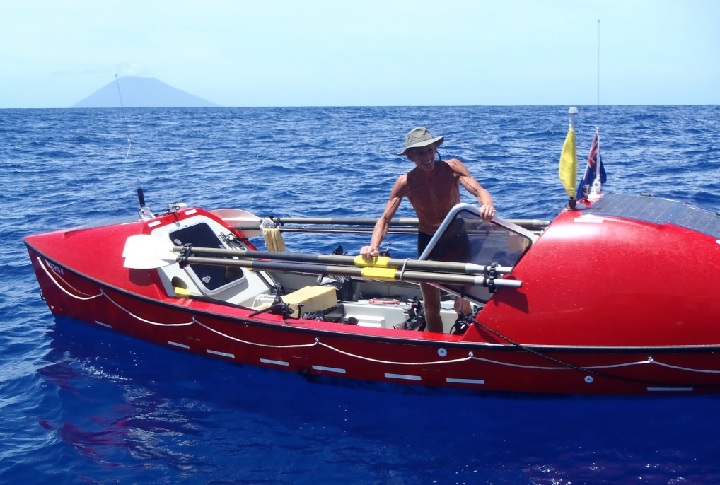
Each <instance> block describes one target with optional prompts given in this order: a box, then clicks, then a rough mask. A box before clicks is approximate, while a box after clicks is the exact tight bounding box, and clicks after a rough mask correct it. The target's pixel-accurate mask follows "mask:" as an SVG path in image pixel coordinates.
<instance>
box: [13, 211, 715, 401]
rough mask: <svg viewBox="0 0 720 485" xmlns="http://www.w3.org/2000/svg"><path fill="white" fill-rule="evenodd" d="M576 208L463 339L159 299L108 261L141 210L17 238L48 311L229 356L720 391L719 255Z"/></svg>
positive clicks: (555, 389) (650, 389)
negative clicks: (98, 223)
mask: <svg viewBox="0 0 720 485" xmlns="http://www.w3.org/2000/svg"><path fill="white" fill-rule="evenodd" d="M193 211H194V213H197V210H194V209H193ZM578 215H579V213H575V212H565V213H563V214H561V215H560V216H559V217H558V219H556V221H555V222H554V223H553V224H552V225H551V226H550V227H549V228H548V230H547V231H546V232H545V234H543V235H542V236H541V237H540V239H539V240H538V241H537V242H536V243H535V244H534V245H533V246H532V247H531V248H530V250H529V251H528V252H527V254H526V255H525V256H524V257H523V259H522V260H521V261H520V262H519V263H518V264H517V265H516V267H515V271H514V273H513V275H512V276H511V277H515V278H517V279H520V280H522V282H523V286H522V288H520V289H514V288H500V289H498V291H497V292H496V293H495V294H494V295H493V296H492V298H491V299H490V301H489V302H488V304H487V305H486V306H485V308H484V309H483V310H481V311H480V312H479V314H478V315H477V317H476V320H477V323H476V324H475V325H473V326H471V327H470V329H469V330H468V331H467V332H466V333H465V335H463V336H457V335H449V334H442V335H440V334H428V333H419V332H416V331H409V330H396V329H389V328H367V327H358V326H352V325H343V324H340V323H333V322H324V321H316V320H304V319H288V320H286V321H284V320H283V318H282V317H281V316H279V315H271V314H266V313H262V314H259V315H255V316H251V315H252V311H251V310H249V309H246V308H238V307H236V306H226V305H218V304H215V303H211V302H207V301H199V300H192V299H184V298H176V297H171V296H168V295H167V294H166V293H165V292H164V291H163V290H162V287H161V285H160V284H159V282H158V280H157V275H156V274H155V270H129V269H126V268H124V267H123V265H122V250H123V246H122V243H123V242H124V241H125V240H126V239H127V237H128V236H130V235H134V234H142V233H148V232H149V229H148V227H147V226H148V224H147V222H137V223H132V224H124V225H117V226H108V227H101V228H92V229H80V230H70V231H58V232H54V233H49V234H43V235H37V236H30V237H28V238H26V244H27V246H28V251H29V255H30V259H31V260H32V264H33V267H34V269H35V273H36V276H37V279H38V282H39V284H40V287H41V289H42V293H43V296H44V298H45V300H46V302H47V304H48V306H49V308H50V310H51V311H52V312H53V313H54V314H56V315H62V316H67V317H71V318H74V319H78V320H81V321H85V322H90V323H93V324H96V325H100V326H103V327H109V328H112V329H113V330H115V331H118V332H122V333H125V334H128V335H131V336H134V337H137V338H140V339H144V340H147V341H150V342H154V343H156V344H159V345H164V346H169V347H172V348H176V349H179V350H185V351H187V352H192V353H196V354H200V355H205V356H209V357H214V358H220V359H225V360H230V361H233V362H238V363H242V364H250V365H256V366H263V367H270V368H276V369H281V370H288V371H293V372H299V373H303V374H310V375H324V376H331V377H336V378H345V379H354V380H363V381H377V382H392V383H402V384H409V385H424V386H431V387H444V388H462V389H471V390H476V391H502V392H529V393H579V394H641V393H646V394H647V393H652V394H657V393H702V392H717V391H718V390H720V325H718V324H719V323H720V303H718V299H717V298H716V296H715V295H717V294H718V288H719V287H720V285H719V284H718V277H717V276H712V275H709V274H708V272H707V269H708V268H713V269H714V268H717V267H718V266H720V244H718V242H717V240H715V239H714V238H713V237H711V236H708V235H706V234H700V233H697V232H695V231H691V230H689V229H686V228H682V227H677V226H674V225H667V224H666V225H657V224H652V223H647V222H638V221H628V220H623V219H620V218H613V217H606V218H605V219H604V221H603V222H602V224H599V223H596V222H589V223H588V222H576V219H577V216H578ZM173 217H177V216H176V215H168V216H164V219H163V223H168V222H170V221H171V220H172V218H173ZM179 217H181V218H183V217H190V216H189V215H187V216H186V215H183V214H180V215H179ZM591 224H593V225H591ZM593 238H594V239H596V240H602V241H603V248H604V252H603V251H597V246H596V245H594V244H593ZM658 248H661V249H658ZM570 256H572V257H570ZM689 262H691V263H692V264H690V263H689ZM713 273H714V272H713ZM583 274H587V275H588V278H583V277H582V275H583Z"/></svg>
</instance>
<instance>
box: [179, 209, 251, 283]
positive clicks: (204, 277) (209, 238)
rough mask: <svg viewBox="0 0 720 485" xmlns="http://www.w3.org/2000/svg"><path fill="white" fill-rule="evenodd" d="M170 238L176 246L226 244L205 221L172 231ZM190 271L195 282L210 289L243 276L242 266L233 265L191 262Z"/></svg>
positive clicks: (206, 246) (217, 245) (188, 267)
mask: <svg viewBox="0 0 720 485" xmlns="http://www.w3.org/2000/svg"><path fill="white" fill-rule="evenodd" d="M170 240H171V241H172V242H173V244H175V245H176V246H182V245H184V244H192V245H193V246H197V247H203V248H222V249H225V246H224V245H223V244H222V242H220V239H218V237H217V235H216V234H215V233H214V232H213V230H212V229H210V226H208V225H207V224H205V223H199V224H195V225H194V226H189V227H184V228H182V229H178V230H176V231H172V232H171V233H170ZM187 271H188V273H189V274H190V275H191V276H193V277H194V278H193V279H195V282H196V283H197V284H199V285H202V286H203V287H204V288H205V289H206V290H208V291H214V290H217V289H218V288H221V287H223V286H225V285H227V284H230V283H232V282H233V281H237V280H239V279H242V278H243V271H242V269H241V268H238V267H233V266H228V267H225V266H215V265H209V264H190V265H188V266H187Z"/></svg>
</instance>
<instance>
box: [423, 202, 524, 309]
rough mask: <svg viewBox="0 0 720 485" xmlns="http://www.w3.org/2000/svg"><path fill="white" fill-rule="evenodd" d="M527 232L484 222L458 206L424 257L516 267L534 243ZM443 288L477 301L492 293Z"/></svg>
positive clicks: (483, 289) (469, 288) (475, 288)
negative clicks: (458, 208)
mask: <svg viewBox="0 0 720 485" xmlns="http://www.w3.org/2000/svg"><path fill="white" fill-rule="evenodd" d="M508 226H509V224H508ZM526 232H527V231H523V230H522V228H520V229H519V230H514V229H513V228H512V227H507V226H506V225H503V223H502V222H496V221H484V220H483V219H482V217H480V216H479V215H478V214H476V213H475V212H472V211H470V210H465V209H461V210H458V211H457V213H455V214H454V216H452V219H451V220H450V221H449V223H448V224H447V225H446V226H445V229H444V230H443V232H442V233H441V235H440V237H439V238H438V239H437V240H436V241H435V242H434V243H433V242H432V241H431V244H432V246H429V247H428V249H426V252H429V254H428V256H426V258H427V259H431V260H435V261H448V262H450V261H455V262H462V263H474V264H479V265H483V266H488V265H492V264H493V263H497V264H498V265H500V266H515V264H516V263H517V262H518V261H520V258H522V256H523V255H524V254H525V252H526V251H527V250H528V248H529V247H530V246H531V245H532V243H533V239H532V238H531V236H530V235H529V234H528V233H526ZM433 239H435V238H433ZM442 287H444V288H446V289H448V290H450V291H452V292H453V293H456V294H459V295H463V296H468V297H471V298H473V299H475V300H476V301H480V302H486V301H488V300H489V299H490V297H491V296H492V295H491V293H490V291H489V289H488V288H486V287H483V286H457V285H442Z"/></svg>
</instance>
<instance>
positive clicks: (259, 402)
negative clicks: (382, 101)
mask: <svg viewBox="0 0 720 485" xmlns="http://www.w3.org/2000/svg"><path fill="white" fill-rule="evenodd" d="M580 111H581V114H580V116H579V118H578V120H577V123H576V133H577V143H578V164H579V166H580V167H583V166H584V163H585V159H586V158H585V157H586V155H587V151H588V149H589V145H590V140H591V138H592V134H593V133H594V131H595V128H596V126H597V125H599V126H600V129H601V152H602V154H603V160H604V162H605V164H606V169H607V173H608V183H607V185H606V187H605V189H606V191H612V192H624V193H652V194H654V195H656V196H661V197H667V198H672V199H677V200H682V201H685V202H688V203H691V204H694V205H698V206H700V207H703V208H706V209H710V210H714V211H718V210H720V203H719V202H718V200H719V199H718V196H719V195H720V107H719V106H652V107H651V106H612V107H600V108H598V107H580ZM417 125H425V126H427V127H428V128H429V129H430V130H431V132H432V133H433V134H442V135H444V136H445V143H444V145H443V146H442V147H441V149H440V152H441V154H442V155H443V157H444V158H449V157H451V156H454V157H458V158H460V159H462V160H463V161H464V162H465V163H466V164H467V166H468V167H469V168H470V171H471V172H472V173H473V174H474V175H475V176H476V178H478V180H479V181H480V182H481V183H482V184H483V185H484V186H485V187H486V188H487V189H489V190H490V192H491V193H492V195H493V197H494V199H495V203H496V206H497V208H498V210H499V215H500V216H501V217H508V218H512V217H518V218H541V219H551V218H552V217H553V216H554V215H555V214H556V213H557V212H558V211H559V210H560V209H561V207H562V205H563V204H564V203H565V201H566V195H565V192H564V190H563V189H562V187H561V185H560V183H559V181H558V179H557V164H558V159H559V154H560V148H561V146H562V143H563V140H564V138H565V135H566V133H567V125H568V118H567V107H561V106H543V107H537V106H514V107H507V106H503V107H488V106H469V107H353V108H256V109H249V108H248V109H240V108H238V109H230V108H212V109H87V110H72V109H52V110H28V109H21V110H0V162H1V164H2V170H1V171H0V186H1V187H2V191H0V201H2V203H3V206H4V207H5V208H6V211H5V216H4V217H3V219H2V220H0V228H1V231H0V234H2V246H1V247H2V252H0V268H1V270H2V271H1V274H2V281H3V283H4V284H3V289H4V291H3V292H2V293H0V325H1V326H0V482H1V483H39V484H45V483H48V484H49V483H52V484H55V483H68V484H75V483H83V484H84V483H123V484H125V483H162V484H164V483H168V484H170V483H172V484H175V483H208V484H225V483H267V484H284V483H307V484H311V483H312V484H316V483H339V482H341V481H342V482H347V483H383V484H385V483H388V484H426V483H429V484H432V483H438V484H445V483H448V484H474V483H497V484H500V483H518V484H571V483H573V484H578V483H643V484H645V483H651V484H655V483H658V484H660V483H662V484H685V483H688V484H694V483H720V445H719V444H718V438H717V437H718V435H720V413H718V412H717V410H718V407H719V406H720V400H719V399H720V398H717V397H712V396H710V397H653V398H621V397H604V398H588V397H556V396H543V397H533V396H526V395H523V396H509V395H489V396H478V395H464V394H453V393H447V392H431V391H428V390H424V389H404V388H396V387H384V386H366V385H329V384H326V383H317V382H311V381H308V380H305V379H304V378H302V377H300V376H296V375H293V374H284V373H281V372H277V371H269V370H261V369H255V368H252V367H248V366H237V365H231V364H228V363H225V362H220V361H215V360H210V359H206V358H202V357H197V356H192V355H187V354H184V353H181V352H179V351H173V350H169V349H165V348H159V347H156V346H154V345H151V344H147V343H144V342H140V341H137V340H134V339H131V338H129V337H125V336H122V335H118V334H115V333H112V332H110V331H107V330H104V329H98V328H95V327H91V326H89V325H86V324H83V323H80V322H77V321H73V320H69V319H63V318H54V317H53V316H52V315H51V314H50V312H49V310H48V308H47V306H46V305H45V303H44V302H43V301H42V300H41V299H40V294H39V288H38V286H37V283H36V281H35V278H34V275H33V273H32V268H31V265H30V262H29V260H28V258H27V254H26V252H25V249H24V246H23V244H22V238H23V236H25V235H28V234H32V233H38V232H45V231H49V230H52V229H57V228H64V227H70V226H77V225H94V224H100V223H105V222H108V221H118V222H119V221H126V220H133V219H135V218H136V217H137V208H138V204H137V199H136V194H135V190H136V187H137V186H139V185H141V186H142V187H143V188H144V190H145V195H146V200H147V202H148V204H149V205H150V206H151V207H152V208H154V209H155V210H162V209H164V208H166V207H167V205H168V204H169V203H171V202H178V201H181V202H186V203H188V204H189V205H199V206H203V207H206V208H221V207H231V208H242V209H246V210H248V211H251V212H253V213H255V214H258V215H276V216H362V217H375V216H377V215H379V213H380V212H381V210H382V207H383V206H384V204H385V202H386V198H387V195H388V192H389V189H390V187H391V185H392V183H393V181H394V180H395V177H396V176H397V175H399V174H400V173H402V172H404V171H406V170H408V169H409V168H411V165H410V164H409V162H408V161H406V160H402V159H400V158H398V157H396V156H394V154H395V153H396V152H397V151H398V150H399V149H400V148H401V147H402V145H403V137H404V134H405V132H407V131H408V130H409V129H410V128H412V127H413V126H417ZM128 141H130V142H131V143H128ZM128 146H130V147H131V149H130V152H129V155H128ZM580 175H581V174H580ZM579 178H580V176H579V177H578V180H579ZM463 197H464V200H466V201H469V202H471V199H470V198H469V196H467V194H465V195H464V196H463ZM412 215H413V213H412V210H411V208H410V207H409V205H408V204H407V202H405V203H404V204H403V206H402V207H401V209H400V213H399V216H403V217H410V216H412ZM366 237H367V236H358V235H354V236H352V235H350V236H347V237H345V236H341V235H330V236H327V235H326V236H324V237H322V238H318V239H316V240H314V241H311V242H310V243H308V242H307V241H304V238H301V237H300V236H298V235H295V234H286V235H285V240H286V243H287V246H288V248H289V249H290V250H302V251H318V252H330V251H332V250H333V249H334V248H335V247H336V246H337V244H339V243H342V244H343V246H344V247H345V249H346V250H347V251H350V252H351V253H352V252H353V251H357V250H358V249H359V247H360V246H361V245H363V244H364V243H365V242H366V241H365V240H366ZM388 241H389V242H390V244H391V247H392V251H393V255H397V256H411V255H412V252H413V248H414V240H413V238H412V237H410V236H391V237H390V238H388ZM558 270H562V269H561V268H558ZM711 270H712V271H714V270H715V269H711ZM586 276H587V278H589V276H590V275H586ZM678 276H679V277H681V276H682V275H678ZM592 284H612V282H598V281H592V280H590V279H584V276H583V275H578V286H579V287H583V286H586V285H592Z"/></svg>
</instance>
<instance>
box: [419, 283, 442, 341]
mask: <svg viewBox="0 0 720 485" xmlns="http://www.w3.org/2000/svg"><path fill="white" fill-rule="evenodd" d="M420 289H421V290H422V294H423V305H424V307H425V323H426V327H425V331H427V332H437V333H442V332H443V324H442V320H441V319H440V290H439V289H438V288H435V287H434V286H432V285H429V284H427V283H420Z"/></svg>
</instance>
